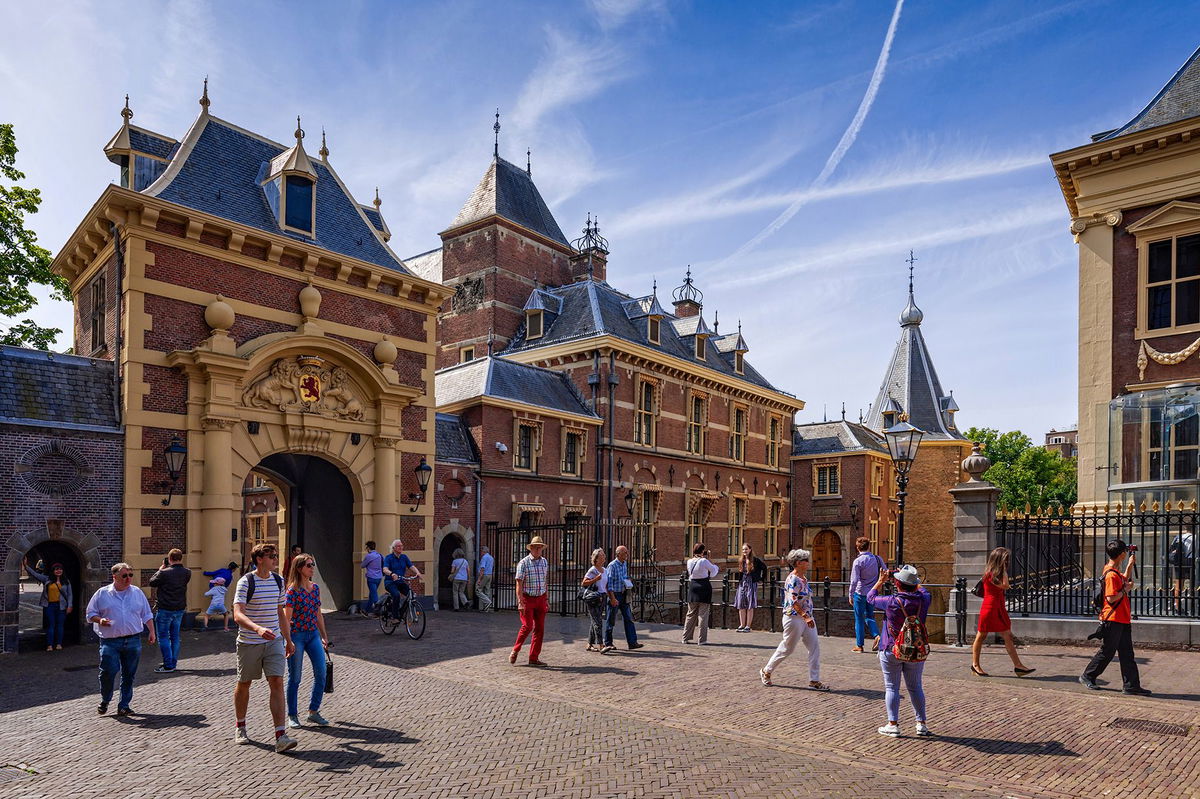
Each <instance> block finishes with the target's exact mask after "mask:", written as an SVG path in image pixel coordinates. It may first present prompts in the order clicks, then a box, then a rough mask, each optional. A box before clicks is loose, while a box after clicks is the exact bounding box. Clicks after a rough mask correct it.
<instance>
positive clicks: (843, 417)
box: [842, 402, 846, 422]
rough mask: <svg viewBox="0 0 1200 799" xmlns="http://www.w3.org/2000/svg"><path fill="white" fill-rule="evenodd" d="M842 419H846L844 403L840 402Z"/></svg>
mask: <svg viewBox="0 0 1200 799" xmlns="http://www.w3.org/2000/svg"><path fill="white" fill-rule="evenodd" d="M842 421H843V422H844V421H846V403H845V402H843V403H842Z"/></svg>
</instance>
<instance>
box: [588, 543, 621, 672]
mask: <svg viewBox="0 0 1200 799" xmlns="http://www.w3.org/2000/svg"><path fill="white" fill-rule="evenodd" d="M607 560H608V558H607V557H606V556H605V554H604V550H603V549H594V550H592V568H590V569H588V570H587V574H585V575H584V576H583V581H582V585H583V587H584V589H585V594H586V596H584V599H583V604H584V606H585V607H587V612H588V617H589V618H590V619H591V620H592V631H591V633H590V634H589V635H588V645H587V651H588V652H599V653H600V654H602V655H607V654H608V653H609V652H611V651H613V649H615V648H616V647H613V646H605V645H604V615H605V613H604V611H605V609H606V606H607V601H608V597H609V593H608V572H607V571H605V569H604V564H605V562H606V561H607Z"/></svg>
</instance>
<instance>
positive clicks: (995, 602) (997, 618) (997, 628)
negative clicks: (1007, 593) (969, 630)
mask: <svg viewBox="0 0 1200 799" xmlns="http://www.w3.org/2000/svg"><path fill="white" fill-rule="evenodd" d="M978 629H979V632H981V633H1002V632H1004V631H1005V630H1011V629H1012V622H1011V621H1009V620H1008V608H1007V607H1005V606H1004V589H1003V588H1001V587H1000V586H998V585H996V584H995V583H993V582H992V578H991V576H990V575H987V574H985V575H984V576H983V606H982V607H980V608H979V628H978Z"/></svg>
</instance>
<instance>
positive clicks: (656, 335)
mask: <svg viewBox="0 0 1200 799" xmlns="http://www.w3.org/2000/svg"><path fill="white" fill-rule="evenodd" d="M661 328H662V323H661V322H660V321H659V319H658V317H657V316H651V317H648V318H647V322H646V338H647V339H649V340H650V343H651V344H661V343H662V341H661V337H660V330H661Z"/></svg>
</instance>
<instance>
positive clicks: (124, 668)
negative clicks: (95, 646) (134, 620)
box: [100, 635, 142, 710]
mask: <svg viewBox="0 0 1200 799" xmlns="http://www.w3.org/2000/svg"><path fill="white" fill-rule="evenodd" d="M141 659H142V638H141V636H140V635H127V636H125V637H124V638H104V639H101V641H100V704H102V705H107V704H108V703H109V702H110V701H112V695H113V682H114V681H115V680H116V679H117V672H118V671H119V672H121V700H120V701H119V702H117V707H118V708H123V709H125V710H128V709H129V703H130V702H132V701H133V678H134V677H136V676H137V668H138V661H139V660H141Z"/></svg>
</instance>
